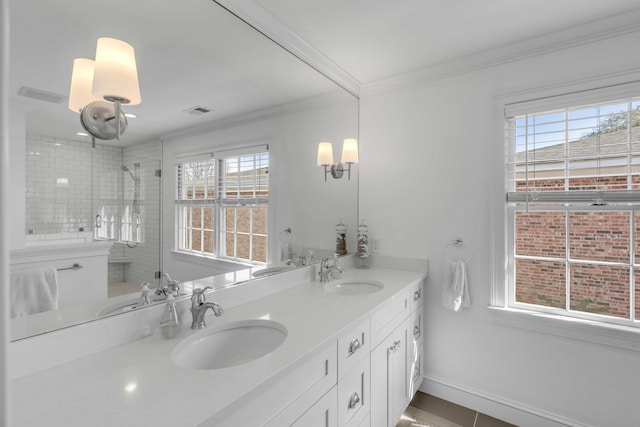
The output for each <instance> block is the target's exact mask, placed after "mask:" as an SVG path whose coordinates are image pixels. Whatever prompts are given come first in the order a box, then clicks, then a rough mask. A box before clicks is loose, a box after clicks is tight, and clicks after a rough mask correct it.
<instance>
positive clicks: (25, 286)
mask: <svg viewBox="0 0 640 427" xmlns="http://www.w3.org/2000/svg"><path fill="white" fill-rule="evenodd" d="M10 293H11V296H10V298H11V300H10V305H11V317H22V316H28V315H30V314H35V313H41V312H43V311H49V310H56V309H57V308H58V273H57V271H56V269H55V268H53V267H51V268H34V269H31V270H24V271H16V272H12V273H11V289H10Z"/></svg>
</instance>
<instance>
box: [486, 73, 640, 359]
mask: <svg viewBox="0 0 640 427" xmlns="http://www.w3.org/2000/svg"><path fill="white" fill-rule="evenodd" d="M629 91H633V94H634V97H635V95H640V81H638V76H637V73H633V72H629V73H620V74H619V75H610V76H604V77H599V78H590V79H585V80H579V81H573V82H565V83H563V84H554V85H551V86H547V87H539V88H533V89H529V90H523V91H520V92H517V93H505V94H499V95H496V96H494V100H493V101H494V102H493V107H494V108H493V112H494V114H493V131H492V132H491V134H492V135H493V137H492V138H491V139H490V140H489V141H488V143H489V145H490V147H489V152H490V156H491V162H490V163H491V164H492V165H493V167H492V176H491V193H492V197H491V200H492V203H491V212H490V215H491V224H490V232H491V241H490V246H491V250H490V257H491V271H490V273H491V277H490V279H491V294H490V305H489V309H490V312H491V313H492V315H493V320H494V322H495V323H496V324H499V325H504V326H509V327H516V328H522V329H526V330H531V331H536V332H541V333H545V334H551V335H557V336H562V337H567V338H573V339H578V340H583V341H588V342H594V343H598V344H603V345H610V346H614V347H618V348H625V349H631V350H637V351H640V328H638V327H637V326H629V325H624V324H617V323H615V322H603V321H602V320H601V319H600V318H590V316H567V315H566V314H565V313H562V314H560V313H558V312H554V310H538V309H531V308H530V307H527V306H524V305H523V306H514V305H513V304H510V302H511V301H512V300H513V295H512V293H511V291H512V288H511V287H510V282H509V272H510V271H514V263H515V257H514V256H513V255H511V254H514V251H513V244H514V242H513V241H512V239H511V235H510V232H509V230H513V228H512V227H514V226H515V224H514V221H513V218H515V215H511V216H510V212H509V209H510V207H509V204H508V203H507V200H506V197H505V196H506V193H507V192H508V179H507V173H506V165H507V162H508V147H507V146H505V144H504V143H502V141H507V136H508V129H507V119H506V114H505V111H506V108H507V106H510V105H516V104H520V103H526V104H528V106H529V107H531V106H536V105H538V106H542V107H536V108H533V109H531V110H530V111H547V110H551V109H553V108H554V107H555V108H561V107H568V106H571V105H583V104H589V103H593V102H598V101H607V98H609V99H618V98H624V97H625V96H624V95H626V97H629ZM607 93H608V96H607ZM616 94H618V96H616ZM594 95H595V98H596V99H594ZM620 95H623V96H620ZM598 97H600V98H602V99H599V100H598V99H597V98H598ZM570 98H572V99H574V101H573V102H572V103H567V102H566V99H570ZM580 100H583V101H580ZM554 102H556V105H553V103H554ZM558 104H560V105H558ZM631 212H633V211H631ZM632 215H633V213H632ZM510 218H511V219H510ZM510 227H511V228H510ZM632 262H633V260H632ZM632 265H633V264H632ZM534 307H535V308H537V306H534Z"/></svg>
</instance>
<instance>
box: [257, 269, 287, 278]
mask: <svg viewBox="0 0 640 427" xmlns="http://www.w3.org/2000/svg"><path fill="white" fill-rule="evenodd" d="M286 270H291V267H289V266H282V267H268V268H264V269H262V270H258V271H255V272H253V273H252V274H251V275H252V276H253V277H262V276H268V275H270V274H275V273H279V272H281V271H286Z"/></svg>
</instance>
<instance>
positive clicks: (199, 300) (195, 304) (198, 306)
mask: <svg viewBox="0 0 640 427" xmlns="http://www.w3.org/2000/svg"><path fill="white" fill-rule="evenodd" d="M207 289H211V286H207V287H206V288H202V289H200V288H195V289H194V290H193V295H191V315H192V316H193V320H192V321H191V329H202V328H204V327H205V326H207V324H206V323H205V322H204V314H205V313H206V312H207V309H209V308H210V309H211V310H213V314H215V315H216V317H220V316H222V313H224V311H223V310H222V307H220V304H218V303H216V302H211V301H207V297H206V295H205V294H204V293H205V291H206V290H207Z"/></svg>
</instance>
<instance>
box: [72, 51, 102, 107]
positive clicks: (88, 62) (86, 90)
mask: <svg viewBox="0 0 640 427" xmlns="http://www.w3.org/2000/svg"><path fill="white" fill-rule="evenodd" d="M93 70H94V62H93V60H92V59H86V58H76V59H74V60H73V71H72V72H71V89H69V109H70V110H71V111H75V112H76V113H78V112H80V110H81V109H83V108H84V107H86V106H87V105H89V104H91V103H92V102H93V101H98V100H99V99H98V98H96V97H95V96H93V93H91V88H92V86H93Z"/></svg>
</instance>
